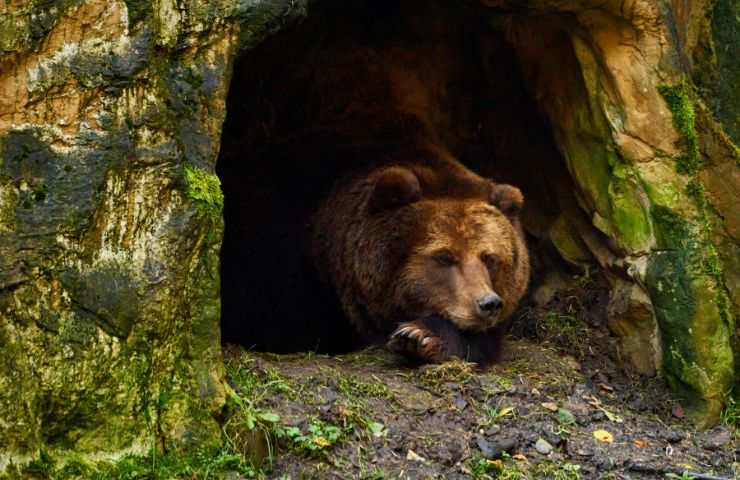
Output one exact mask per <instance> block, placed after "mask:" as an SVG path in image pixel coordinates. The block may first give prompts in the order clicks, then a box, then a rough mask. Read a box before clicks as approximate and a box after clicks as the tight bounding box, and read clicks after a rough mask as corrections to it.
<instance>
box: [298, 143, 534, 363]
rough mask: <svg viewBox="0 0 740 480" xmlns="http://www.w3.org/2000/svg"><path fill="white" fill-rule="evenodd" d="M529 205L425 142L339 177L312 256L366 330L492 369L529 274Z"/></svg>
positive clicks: (407, 348)
mask: <svg viewBox="0 0 740 480" xmlns="http://www.w3.org/2000/svg"><path fill="white" fill-rule="evenodd" d="M522 204H523V197H522V194H521V192H520V191H519V190H518V189H517V188H515V187H513V186H510V185H500V184H494V183H492V182H490V181H487V180H485V179H483V178H481V177H479V176H477V175H476V174H475V173H473V172H471V171H469V170H468V169H466V168H465V167H464V166H463V165H461V164H460V163H458V162H457V161H456V160H455V159H454V158H453V157H452V156H451V155H450V154H449V153H448V152H446V151H445V150H444V149H443V148H441V147H439V146H432V145H428V144H425V143H424V142H420V144H419V145H416V146H414V147H412V148H409V149H408V150H406V151H403V152H398V153H396V154H394V155H392V156H387V157H386V158H385V159H384V161H383V162H381V164H380V165H376V166H373V167H370V168H368V169H364V170H362V171H360V172H356V173H354V174H350V175H348V176H346V177H344V178H341V179H340V180H338V181H337V182H336V183H335V185H334V188H333V190H332V191H331V193H330V194H329V195H328V197H327V198H326V200H325V201H324V202H323V203H322V205H321V206H320V208H319V210H318V212H317V213H316V216H315V220H314V222H313V238H312V244H311V252H312V258H313V259H314V261H315V266H316V269H317V271H318V272H319V274H320V276H321V277H322V279H323V281H324V282H326V283H327V284H329V285H330V286H331V288H332V289H333V290H335V291H336V293H337V296H338V298H339V300H340V302H341V306H342V309H343V311H344V313H345V314H346V316H347V317H348V320H349V321H350V322H351V323H352V325H353V326H354V327H355V328H356V329H357V330H358V331H359V332H360V333H361V334H363V335H365V336H368V337H375V338H377V337H378V336H385V337H386V338H387V339H388V340H387V341H388V346H389V347H390V348H391V349H392V350H394V351H396V352H399V353H401V354H404V355H407V356H409V357H411V358H415V359H418V360H421V361H424V362H432V363H439V362H442V361H444V360H446V359H448V358H450V357H451V356H457V357H460V358H463V359H467V360H470V361H474V362H478V363H480V364H489V363H491V362H492V361H494V360H496V358H497V357H498V354H499V352H500V348H499V347H500V339H501V337H502V334H503V332H502V328H503V325H504V322H505V321H506V320H507V319H508V318H509V316H510V315H511V314H512V312H513V311H514V309H515V308H516V306H517V304H518V302H519V300H520V299H521V297H522V296H523V295H524V292H525V290H526V288H527V282H528V279H529V257H528V253H527V248H526V246H525V242H524V235H523V233H522V230H521V226H520V223H519V219H518V214H519V212H520V210H521V208H522Z"/></svg>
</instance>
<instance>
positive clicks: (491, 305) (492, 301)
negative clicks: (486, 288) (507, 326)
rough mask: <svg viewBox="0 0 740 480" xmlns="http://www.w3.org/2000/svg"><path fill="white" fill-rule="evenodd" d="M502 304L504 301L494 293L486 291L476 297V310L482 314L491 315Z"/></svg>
mask: <svg viewBox="0 0 740 480" xmlns="http://www.w3.org/2000/svg"><path fill="white" fill-rule="evenodd" d="M503 306H504V301H503V300H502V299H501V297H499V296H498V295H497V294H495V293H488V294H486V295H484V296H482V297H481V298H479V299H478V310H479V312H480V314H481V315H482V316H489V317H492V316H494V315H496V314H497V313H498V312H499V310H501V308H503Z"/></svg>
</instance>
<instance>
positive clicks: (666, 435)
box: [661, 430, 686, 443]
mask: <svg viewBox="0 0 740 480" xmlns="http://www.w3.org/2000/svg"><path fill="white" fill-rule="evenodd" d="M661 436H662V437H663V440H665V441H666V442H668V443H678V442H680V441H681V440H683V439H684V438H686V434H685V433H684V432H682V431H680V430H668V431H666V432H663V434H662V435H661Z"/></svg>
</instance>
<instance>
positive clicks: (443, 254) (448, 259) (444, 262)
mask: <svg viewBox="0 0 740 480" xmlns="http://www.w3.org/2000/svg"><path fill="white" fill-rule="evenodd" d="M432 258H433V259H434V261H435V262H437V264H438V265H440V266H442V267H451V266H453V265H454V264H456V263H457V259H456V258H455V256H454V255H453V254H452V252H450V251H448V250H441V251H439V252H436V253H434V255H432Z"/></svg>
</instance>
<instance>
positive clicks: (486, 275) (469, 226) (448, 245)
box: [370, 167, 529, 332]
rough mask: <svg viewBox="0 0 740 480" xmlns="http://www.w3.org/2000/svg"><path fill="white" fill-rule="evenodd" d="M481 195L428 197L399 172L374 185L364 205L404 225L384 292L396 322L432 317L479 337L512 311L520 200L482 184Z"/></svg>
mask: <svg viewBox="0 0 740 480" xmlns="http://www.w3.org/2000/svg"><path fill="white" fill-rule="evenodd" d="M485 190H486V192H485V194H483V195H481V194H480V192H476V193H475V194H474V195H470V196H461V195H448V194H445V192H444V191H442V192H439V191H437V192H427V191H425V184H424V181H423V179H422V181H421V182H420V178H419V176H417V175H415V174H414V173H413V172H411V171H410V170H407V169H404V168H398V167H394V168H392V169H390V170H387V171H386V172H385V174H384V175H382V176H381V178H379V179H378V183H376V189H375V194H374V195H373V198H371V203H370V205H371V207H372V208H373V209H375V210H376V211H378V210H386V209H391V210H395V211H397V212H398V215H397V218H402V219H403V220H401V222H400V223H404V224H406V226H407V228H405V229H403V230H405V231H406V232H407V233H406V234H405V235H401V238H400V240H401V241H402V242H403V243H404V244H405V245H404V248H403V250H404V255H403V256H402V258H401V260H400V261H399V263H398V266H397V269H395V270H396V272H395V278H394V279H393V281H392V285H393V288H392V291H391V295H392V296H393V302H394V305H395V307H396V309H397V312H402V316H403V317H412V318H413V317H416V318H422V317H426V316H438V317H442V318H445V319H447V320H449V321H450V322H452V323H453V324H454V325H455V326H457V327H458V328H459V329H460V330H463V331H469V332H480V331H484V330H487V329H489V328H492V327H495V326H497V325H499V324H500V323H501V322H502V321H503V320H505V319H506V318H508V317H509V316H510V315H511V314H512V313H513V311H514V309H515V308H516V306H517V304H518V302H519V300H520V299H521V297H522V295H523V294H524V291H525V290H526V285H527V281H528V278H529V260H528V255H527V251H526V247H525V244H524V240H523V238H522V233H521V229H520V228H519V227H518V215H519V212H520V210H521V208H522V205H523V202H524V199H523V196H522V194H521V192H520V191H519V189H517V188H516V187H513V186H511V185H502V184H492V183H488V182H486V188H485ZM386 211H387V210H386ZM409 222H411V223H413V225H412V226H411V227H410V228H408V224H409Z"/></svg>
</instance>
